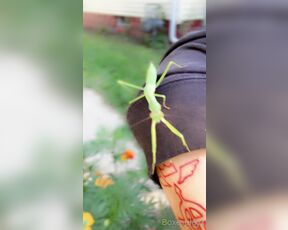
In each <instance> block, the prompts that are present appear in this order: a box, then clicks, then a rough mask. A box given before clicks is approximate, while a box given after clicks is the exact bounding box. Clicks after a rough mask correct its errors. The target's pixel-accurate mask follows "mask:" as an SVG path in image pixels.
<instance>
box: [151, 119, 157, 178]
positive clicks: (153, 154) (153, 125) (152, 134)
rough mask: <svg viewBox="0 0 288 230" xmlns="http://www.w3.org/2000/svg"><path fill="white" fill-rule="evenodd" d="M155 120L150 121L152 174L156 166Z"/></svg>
mask: <svg viewBox="0 0 288 230" xmlns="http://www.w3.org/2000/svg"><path fill="white" fill-rule="evenodd" d="M156 124H157V123H156V121H153V120H152V123H151V145H152V146H151V147H152V174H154V170H155V166H156V150H157V136H156Z"/></svg>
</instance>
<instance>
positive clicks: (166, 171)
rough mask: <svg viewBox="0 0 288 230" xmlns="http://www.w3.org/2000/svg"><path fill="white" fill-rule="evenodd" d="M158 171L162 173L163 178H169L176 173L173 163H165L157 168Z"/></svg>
mask: <svg viewBox="0 0 288 230" xmlns="http://www.w3.org/2000/svg"><path fill="white" fill-rule="evenodd" d="M158 168H159V171H161V172H162V176H163V177H169V176H171V175H173V174H175V173H177V168H176V166H175V165H174V163H173V162H166V163H163V164H161V165H159V166H158Z"/></svg>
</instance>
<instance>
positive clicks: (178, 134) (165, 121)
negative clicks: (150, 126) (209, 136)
mask: <svg viewBox="0 0 288 230" xmlns="http://www.w3.org/2000/svg"><path fill="white" fill-rule="evenodd" d="M161 121H162V122H163V123H164V124H165V125H166V126H167V128H168V129H170V131H171V132H172V133H174V134H175V135H176V136H177V137H179V138H180V140H181V141H182V144H183V145H184V146H185V147H186V149H187V151H188V152H190V149H189V147H188V145H187V143H186V140H185V138H184V136H183V134H182V133H180V131H179V130H178V129H176V128H175V127H174V126H173V125H172V124H171V123H170V122H169V121H167V120H166V119H165V118H164V117H163V118H162V119H161Z"/></svg>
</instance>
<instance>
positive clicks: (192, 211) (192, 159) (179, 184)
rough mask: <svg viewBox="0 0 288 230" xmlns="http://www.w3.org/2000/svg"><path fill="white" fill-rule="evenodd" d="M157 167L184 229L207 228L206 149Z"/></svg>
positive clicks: (200, 229) (183, 155)
mask: <svg viewBox="0 0 288 230" xmlns="http://www.w3.org/2000/svg"><path fill="white" fill-rule="evenodd" d="M156 168H157V174H158V176H159V180H160V184H161V186H162V188H163V190H164V193H165V194H166V196H167V198H168V200H169V202H170V204H171V208H172V210H173V212H174V214H175V217H176V220H177V222H178V223H177V224H179V226H180V227H181V229H182V230H187V229H190V230H194V229H195V230H196V229H197V230H204V229H206V149H200V150H196V151H191V152H188V153H184V154H180V155H178V156H176V157H173V158H171V159H169V160H167V161H165V162H163V163H161V164H159V165H157V167H156ZM162 224H164V225H165V224H169V220H166V222H165V220H163V223H162Z"/></svg>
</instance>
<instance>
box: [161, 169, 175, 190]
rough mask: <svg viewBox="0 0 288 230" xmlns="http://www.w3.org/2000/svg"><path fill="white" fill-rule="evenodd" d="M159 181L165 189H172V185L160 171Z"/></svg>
mask: <svg viewBox="0 0 288 230" xmlns="http://www.w3.org/2000/svg"><path fill="white" fill-rule="evenodd" d="M158 174H159V181H160V184H161V186H163V187H172V185H171V184H170V183H169V182H168V181H167V180H166V178H165V177H164V176H163V175H162V173H161V172H160V171H159V173H158Z"/></svg>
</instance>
